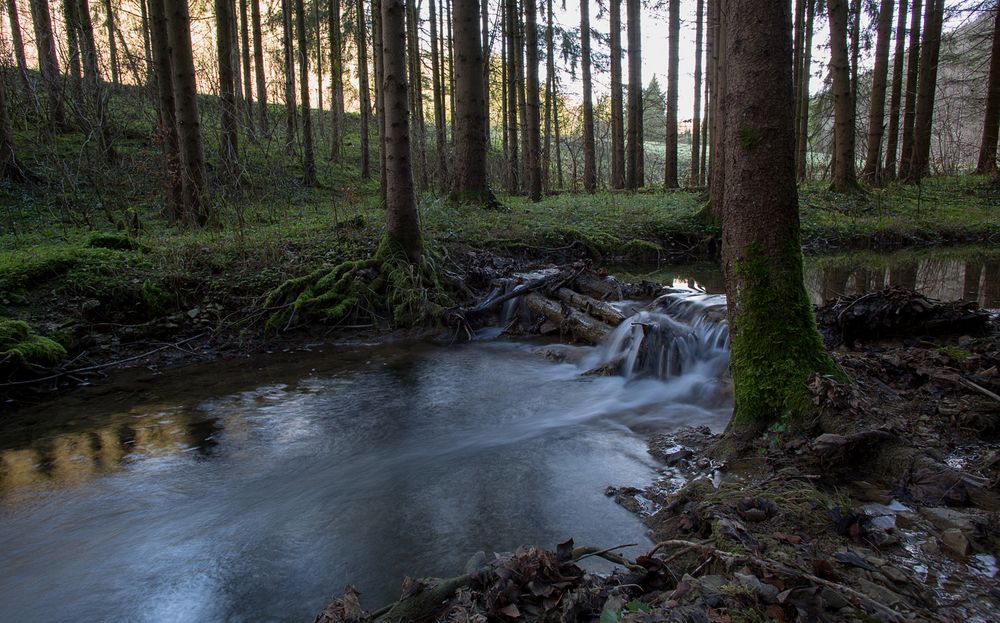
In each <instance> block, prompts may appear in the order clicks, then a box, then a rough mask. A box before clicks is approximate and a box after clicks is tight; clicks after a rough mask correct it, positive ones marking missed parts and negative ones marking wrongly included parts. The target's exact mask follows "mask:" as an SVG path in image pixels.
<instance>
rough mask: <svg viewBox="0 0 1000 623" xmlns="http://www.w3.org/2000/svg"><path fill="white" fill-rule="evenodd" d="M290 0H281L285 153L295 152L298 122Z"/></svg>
mask: <svg viewBox="0 0 1000 623" xmlns="http://www.w3.org/2000/svg"><path fill="white" fill-rule="evenodd" d="M292 31H293V29H292V0H281V49H282V53H283V54H284V61H285V63H284V66H285V153H287V154H288V155H292V154H294V153H295V143H296V135H297V134H298V127H297V126H298V124H297V123H296V118H295V117H296V115H295V51H294V49H293V48H294V43H293V41H294V39H295V36H294V33H293V32H292Z"/></svg>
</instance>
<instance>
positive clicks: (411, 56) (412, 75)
mask: <svg viewBox="0 0 1000 623" xmlns="http://www.w3.org/2000/svg"><path fill="white" fill-rule="evenodd" d="M476 28H477V32H476V37H477V38H478V37H479V32H478V28H479V12H478V10H477V11H476ZM406 46H407V54H406V61H407V65H408V67H407V69H408V71H409V87H410V111H411V113H412V117H413V127H412V128H411V132H412V134H413V136H414V137H415V139H416V140H414V141H413V143H414V150H415V153H414V158H413V161H414V162H415V163H416V169H417V175H416V178H417V180H419V181H418V183H417V188H419V189H426V188H427V186H428V182H427V144H426V141H425V140H424V136H425V134H426V133H425V129H424V91H423V86H422V85H423V75H422V73H423V72H422V71H421V66H422V64H423V63H422V61H421V55H420V12H419V11H418V10H417V4H416V2H415V0H409V1H408V2H407V3H406ZM479 80H480V81H481V80H482V70H481V69H480V75H479Z"/></svg>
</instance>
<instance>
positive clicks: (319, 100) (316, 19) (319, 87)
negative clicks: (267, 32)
mask: <svg viewBox="0 0 1000 623" xmlns="http://www.w3.org/2000/svg"><path fill="white" fill-rule="evenodd" d="M320 1H321V0H313V2H312V15H313V27H314V28H315V39H316V107H317V108H318V109H319V118H318V119H317V121H316V126H317V128H316V134H317V135H318V136H319V137H320V141H322V140H323V132H324V129H323V126H324V121H323V118H324V117H325V116H326V114H325V113H324V110H323V25H322V24H321V23H320V16H319V13H320V10H319V6H320Z"/></svg>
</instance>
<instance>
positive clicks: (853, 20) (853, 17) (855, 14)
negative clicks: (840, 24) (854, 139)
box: [848, 0, 861, 119]
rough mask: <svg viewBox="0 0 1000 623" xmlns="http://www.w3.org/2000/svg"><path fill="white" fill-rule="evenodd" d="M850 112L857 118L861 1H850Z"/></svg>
mask: <svg viewBox="0 0 1000 623" xmlns="http://www.w3.org/2000/svg"><path fill="white" fill-rule="evenodd" d="M848 16H849V17H850V24H851V31H850V41H851V111H852V112H853V115H852V116H853V117H854V118H855V119H857V118H858V61H859V59H860V58H861V0H851V8H850V12H849V13H848Z"/></svg>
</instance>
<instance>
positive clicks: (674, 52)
mask: <svg viewBox="0 0 1000 623" xmlns="http://www.w3.org/2000/svg"><path fill="white" fill-rule="evenodd" d="M680 11H681V2H680V0H670V4H669V12H670V16H669V21H670V35H669V36H670V41H669V42H668V47H667V137H666V155H665V156H664V158H663V162H664V178H663V179H664V184H663V185H664V186H665V187H666V188H678V187H679V186H680V183H679V182H678V181H677V95H678V93H677V74H678V69H679V64H680V57H679V54H680V37H681V16H680Z"/></svg>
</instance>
